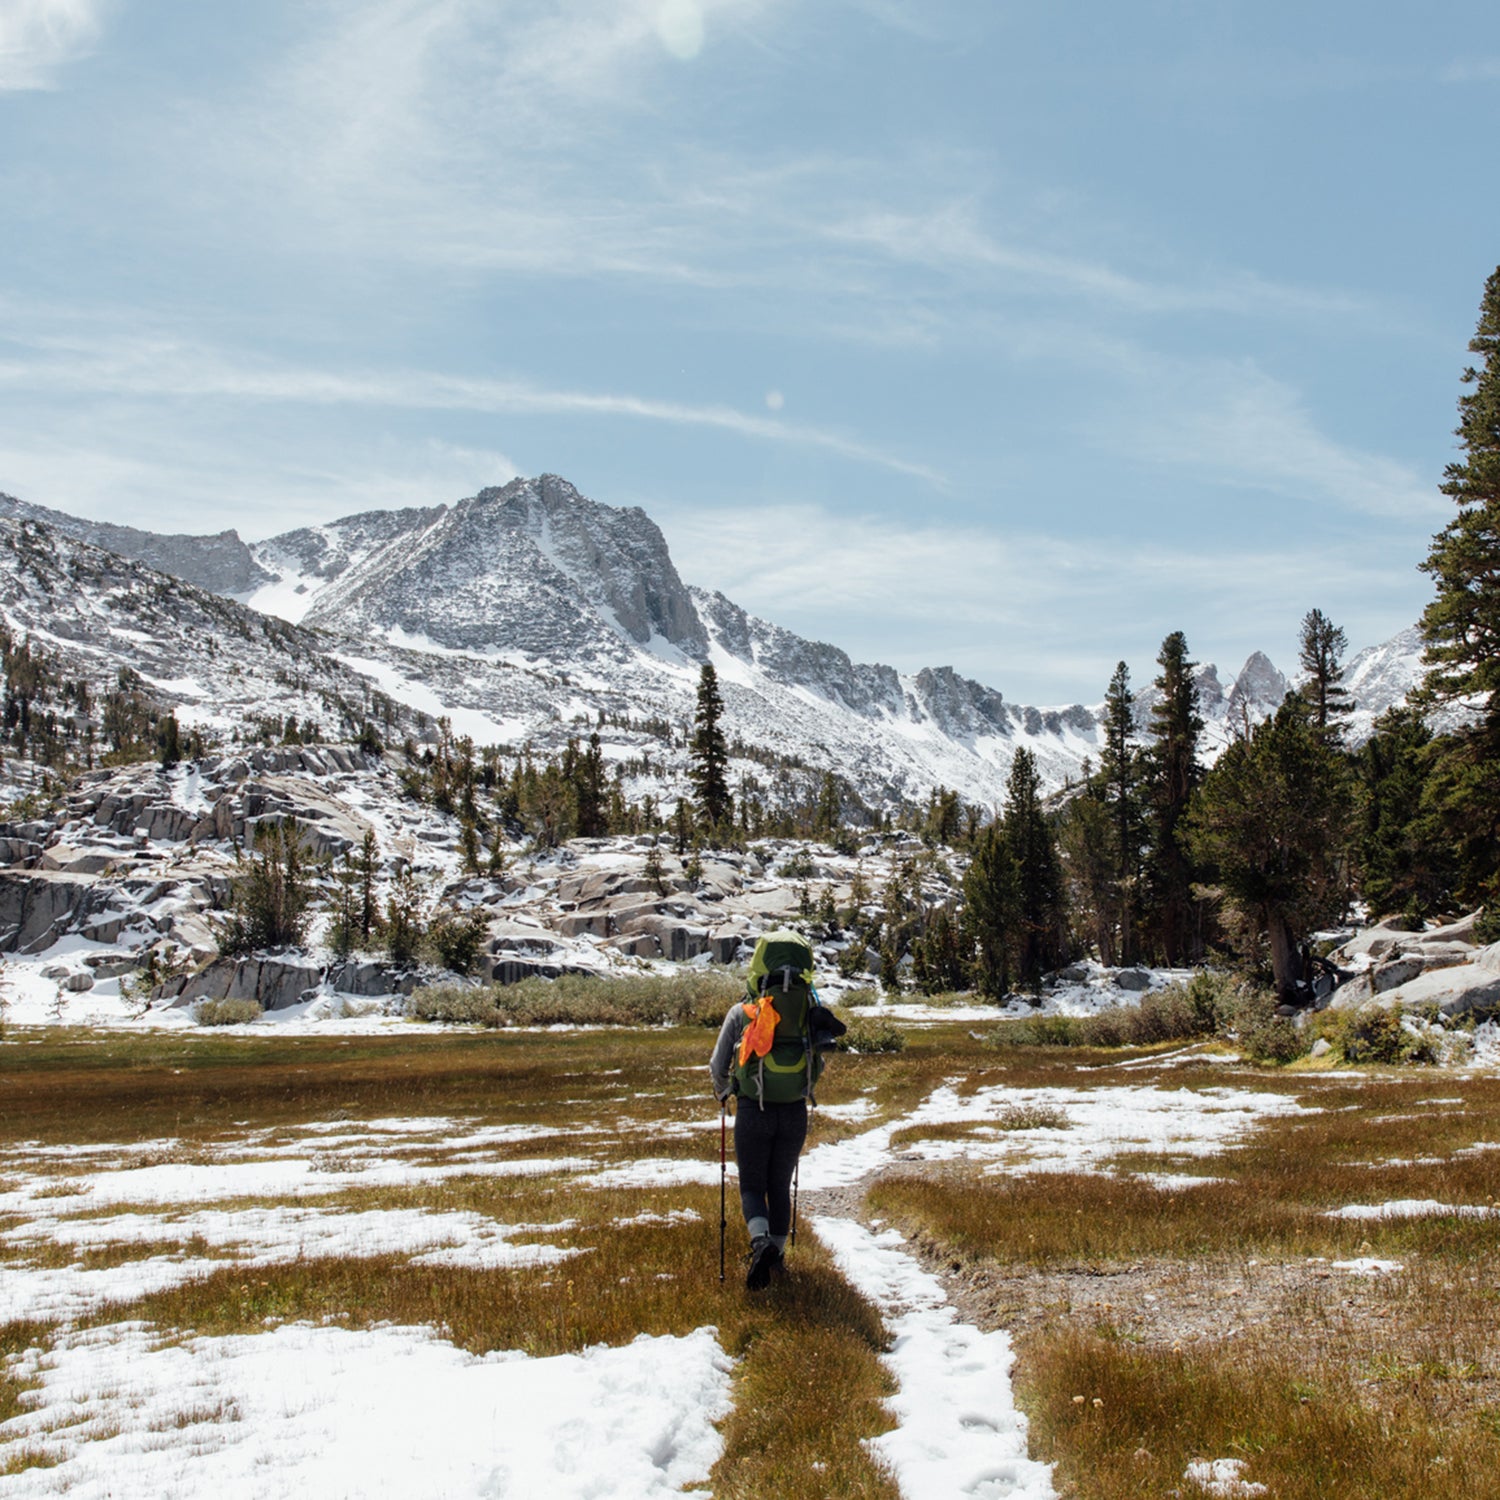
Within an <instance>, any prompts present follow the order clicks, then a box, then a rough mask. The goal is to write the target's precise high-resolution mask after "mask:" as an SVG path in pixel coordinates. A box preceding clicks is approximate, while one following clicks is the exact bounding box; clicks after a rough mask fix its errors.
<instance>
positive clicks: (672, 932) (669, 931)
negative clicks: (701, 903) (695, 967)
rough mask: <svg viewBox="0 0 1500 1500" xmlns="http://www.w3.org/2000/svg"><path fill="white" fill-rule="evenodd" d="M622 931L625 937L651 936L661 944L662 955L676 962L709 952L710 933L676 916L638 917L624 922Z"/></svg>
mask: <svg viewBox="0 0 1500 1500" xmlns="http://www.w3.org/2000/svg"><path fill="white" fill-rule="evenodd" d="M620 932H621V935H622V936H625V937H639V936H651V937H654V938H655V939H656V940H657V942H658V943H659V944H660V945H661V956H662V957H663V958H669V959H671V960H673V962H675V963H682V962H684V961H686V960H687V959H690V958H696V957H697V956H698V955H699V954H700V953H707V952H708V948H709V933H708V932H707V931H706V930H705V929H704V928H702V927H690V926H689V925H688V924H687V923H685V922H682V921H680V920H679V919H678V918H676V917H671V916H663V915H653V916H643V917H636V918H634V919H632V920H631V921H630V922H629V923H622V924H621V926H620Z"/></svg>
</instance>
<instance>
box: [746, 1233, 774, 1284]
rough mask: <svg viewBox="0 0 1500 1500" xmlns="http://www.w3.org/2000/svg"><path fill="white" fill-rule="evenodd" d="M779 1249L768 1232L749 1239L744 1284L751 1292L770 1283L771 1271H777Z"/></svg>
mask: <svg viewBox="0 0 1500 1500" xmlns="http://www.w3.org/2000/svg"><path fill="white" fill-rule="evenodd" d="M781 1269H782V1266H781V1251H779V1250H778V1249H777V1248H776V1242H775V1241H774V1240H773V1239H772V1238H771V1236H770V1235H768V1234H758V1235H756V1236H755V1238H754V1239H753V1240H751V1241H750V1269H749V1270H748V1271H747V1272H746V1273H745V1285H746V1287H748V1288H749V1290H750V1291H752V1292H759V1291H761V1290H763V1289H764V1288H766V1287H768V1286H770V1284H771V1273H772V1272H773V1271H779V1270H781Z"/></svg>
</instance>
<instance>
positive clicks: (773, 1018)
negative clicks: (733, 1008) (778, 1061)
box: [740, 995, 781, 1068]
mask: <svg viewBox="0 0 1500 1500" xmlns="http://www.w3.org/2000/svg"><path fill="white" fill-rule="evenodd" d="M744 1011H745V1014H746V1015H747V1016H749V1017H750V1024H749V1026H747V1027H746V1028H745V1034H744V1036H743V1037H741V1038H740V1066H741V1067H742V1068H743V1067H744V1066H745V1065H746V1064H747V1063H748V1062H749V1061H750V1059H751V1058H752V1057H764V1056H765V1055H766V1053H768V1052H769V1051H770V1050H771V1044H772V1043H773V1042H774V1041H775V1040H776V1028H777V1026H778V1025H780V1023H781V1017H780V1016H779V1015H778V1014H777V1013H776V1007H775V1006H774V1005H772V1004H771V997H770V996H769V995H767V996H766V997H765V999H764V1000H762V1001H761V1002H760V1004H759V1005H757V1004H756V1003H755V1002H754V1001H753V1000H747V1001H745V1004H744Z"/></svg>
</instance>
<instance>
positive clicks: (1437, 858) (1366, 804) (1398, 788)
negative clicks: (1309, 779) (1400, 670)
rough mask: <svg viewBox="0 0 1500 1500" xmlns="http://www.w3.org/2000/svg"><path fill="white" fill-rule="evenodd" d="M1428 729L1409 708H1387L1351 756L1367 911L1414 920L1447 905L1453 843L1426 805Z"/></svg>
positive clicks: (1452, 875) (1453, 872)
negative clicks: (1355, 788)
mask: <svg viewBox="0 0 1500 1500" xmlns="http://www.w3.org/2000/svg"><path fill="white" fill-rule="evenodd" d="M1431 745H1432V731H1431V730H1430V729H1428V727H1427V725H1426V724H1425V723H1424V722H1423V719H1422V715H1421V713H1420V712H1418V711H1417V710H1416V709H1414V708H1411V707H1401V708H1393V709H1391V710H1390V711H1389V712H1388V713H1384V714H1382V715H1381V716H1380V718H1378V719H1377V720H1376V721H1375V732H1374V734H1372V735H1371V736H1370V738H1369V739H1368V740H1366V741H1365V743H1364V744H1363V745H1361V746H1360V747H1359V750H1358V751H1357V752H1356V754H1355V757H1354V768H1355V775H1356V777H1357V778H1358V781H1359V789H1360V809H1359V832H1358V838H1357V846H1358V847H1357V852H1358V865H1359V885H1360V893H1361V894H1362V895H1363V896H1364V898H1365V900H1366V901H1367V902H1368V903H1369V906H1370V910H1371V914H1372V915H1374V916H1381V915H1384V914H1387V913H1396V912H1399V913H1401V914H1402V915H1404V916H1406V917H1408V918H1411V919H1420V918H1423V917H1427V916H1430V915H1432V914H1433V913H1434V912H1436V911H1440V910H1442V909H1443V907H1444V906H1446V905H1448V904H1450V901H1451V898H1452V892H1453V886H1454V881H1455V878H1456V873H1457V872H1456V870H1455V868H1454V850H1453V847H1452V844H1451V842H1450V840H1448V839H1447V838H1446V837H1445V836H1444V835H1443V832H1442V828H1441V826H1440V824H1439V822H1438V820H1437V819H1436V818H1434V817H1433V815H1432V813H1431V811H1430V809H1429V808H1428V807H1427V805H1426V792H1427V784H1428V770H1429V762H1430V761H1431V759H1432V754H1431V751H1430V746H1431Z"/></svg>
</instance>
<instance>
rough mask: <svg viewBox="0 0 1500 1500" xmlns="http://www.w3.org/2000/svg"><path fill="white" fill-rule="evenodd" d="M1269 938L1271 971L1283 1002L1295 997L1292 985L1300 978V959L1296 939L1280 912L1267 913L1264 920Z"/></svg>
mask: <svg viewBox="0 0 1500 1500" xmlns="http://www.w3.org/2000/svg"><path fill="white" fill-rule="evenodd" d="M1266 925H1267V928H1268V932H1269V936H1270V940H1271V973H1272V974H1273V975H1274V977H1275V981H1276V993H1277V994H1278V995H1279V996H1280V997H1281V1000H1282V1002H1283V1003H1284V1004H1291V1003H1292V1002H1293V1000H1294V999H1295V993H1294V988H1293V987H1294V986H1295V985H1296V983H1297V981H1298V980H1299V979H1301V978H1302V960H1301V958H1300V956H1299V955H1298V952H1297V939H1296V937H1295V936H1294V935H1293V933H1292V929H1291V928H1290V927H1288V926H1287V924H1286V919H1285V918H1284V917H1283V916H1282V915H1281V913H1280V912H1275V911H1273V912H1269V913H1267V922H1266Z"/></svg>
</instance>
